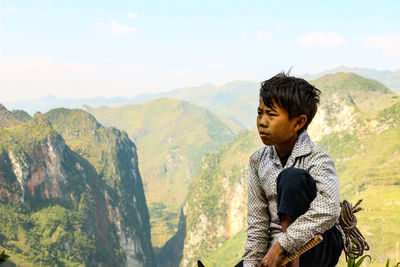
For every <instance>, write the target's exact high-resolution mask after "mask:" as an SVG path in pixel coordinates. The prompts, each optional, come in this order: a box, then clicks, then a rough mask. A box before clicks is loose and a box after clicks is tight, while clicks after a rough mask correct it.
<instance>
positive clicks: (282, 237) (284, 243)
mask: <svg viewBox="0 0 400 267" xmlns="http://www.w3.org/2000/svg"><path fill="white" fill-rule="evenodd" d="M276 239H277V240H278V242H279V244H280V245H281V247H283V249H284V250H286V252H287V253H288V254H294V253H296V249H294V248H293V244H291V243H290V242H289V240H288V238H287V236H286V234H285V233H283V232H282V233H279V234H277V238H276Z"/></svg>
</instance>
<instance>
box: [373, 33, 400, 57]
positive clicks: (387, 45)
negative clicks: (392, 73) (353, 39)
mask: <svg viewBox="0 0 400 267" xmlns="http://www.w3.org/2000/svg"><path fill="white" fill-rule="evenodd" d="M365 43H366V44H367V46H368V47H369V48H371V49H378V50H382V51H383V54H384V55H387V56H394V57H398V58H400V36H387V35H386V36H385V35H369V36H367V37H366V38H365Z"/></svg>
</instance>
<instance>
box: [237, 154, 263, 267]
mask: <svg viewBox="0 0 400 267" xmlns="http://www.w3.org/2000/svg"><path fill="white" fill-rule="evenodd" d="M256 161H257V160H255V159H254V157H253V156H252V157H251V158H250V173H249V180H248V202H247V225H248V226H247V240H246V244H245V253H244V255H243V264H244V266H245V267H253V266H254V267H258V266H259V264H260V261H261V260H262V258H263V257H264V256H265V254H266V253H267V248H268V237H269V233H268V229H269V214H268V203H267V199H266V196H265V193H264V190H263V189H262V187H261V184H260V179H259V177H258V175H257V169H258V167H257V166H258V163H259V162H256Z"/></svg>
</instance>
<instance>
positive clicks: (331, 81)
mask: <svg viewBox="0 0 400 267" xmlns="http://www.w3.org/2000/svg"><path fill="white" fill-rule="evenodd" d="M311 84H313V85H315V86H316V87H317V88H318V89H321V90H322V91H323V92H325V93H329V92H340V91H342V92H343V91H345V92H354V91H364V92H378V93H382V94H390V93H393V92H392V91H391V90H389V89H388V88H387V87H386V86H385V85H383V84H382V83H380V82H378V81H376V80H372V79H367V78H364V77H363V76H360V75H358V74H355V73H352V72H337V73H334V74H326V75H324V76H322V77H320V78H318V79H315V80H313V81H311Z"/></svg>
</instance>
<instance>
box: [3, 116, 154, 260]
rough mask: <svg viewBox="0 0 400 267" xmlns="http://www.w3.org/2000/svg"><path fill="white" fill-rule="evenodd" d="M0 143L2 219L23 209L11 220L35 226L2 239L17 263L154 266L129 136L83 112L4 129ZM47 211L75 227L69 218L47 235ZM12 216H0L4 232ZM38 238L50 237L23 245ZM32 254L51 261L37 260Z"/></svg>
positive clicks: (40, 118) (52, 225) (51, 224)
mask: <svg viewBox="0 0 400 267" xmlns="http://www.w3.org/2000/svg"><path fill="white" fill-rule="evenodd" d="M0 137H1V139H0V140H1V141H0V152H1V153H0V162H1V163H2V164H1V166H0V207H1V208H2V209H1V210H0V213H1V211H3V208H6V207H9V208H11V209H13V207H17V208H16V212H15V214H14V215H13V216H14V217H15V216H17V215H18V216H24V217H23V218H25V219H24V220H26V221H28V222H29V223H28V225H27V224H26V223H25V224H24V223H23V222H22V221H23V220H22V219H21V221H18V220H17V221H16V223H17V224H18V223H20V226H19V228H18V229H19V230H18V231H17V232H16V233H15V236H10V235H9V234H8V233H6V232H4V231H1V232H0V239H1V240H2V245H3V246H4V247H5V248H9V249H10V250H11V251H12V252H13V253H16V255H18V256H19V257H14V258H16V259H17V258H19V259H18V260H22V261H25V262H31V263H32V264H44V265H54V264H55V265H60V264H61V265H63V264H65V261H66V262H69V263H70V264H77V263H79V264H85V265H90V266H91V265H93V266H98V265H103V266H111V265H116V266H154V265H155V259H154V255H153V250H152V246H151V241H150V225H149V215H148V210H147V206H146V202H145V197H144V192H143V186H142V181H141V177H140V173H139V171H138V166H137V162H138V159H137V155H136V147H135V145H134V144H133V143H132V142H131V141H130V139H129V138H128V136H127V135H126V133H124V132H120V131H118V130H117V129H113V128H110V129H106V128H104V127H102V126H101V125H100V124H99V123H98V122H97V121H96V120H95V119H94V118H93V117H92V116H90V115H89V114H87V113H84V112H82V111H78V110H74V111H73V110H66V109H58V110H53V111H50V112H49V113H47V114H36V115H35V117H34V118H33V119H31V120H29V121H28V122H26V123H25V124H22V122H21V123H20V124H18V125H16V126H14V127H7V128H6V127H4V128H3V129H0ZM21 205H22V206H21ZM18 207H20V208H18ZM19 209H23V210H24V211H25V213H28V215H25V214H22V213H18V211H17V210H19ZM49 209H52V211H53V212H52V214H59V213H62V214H68V216H69V217H68V218H73V219H74V221H76V223H72V224H68V223H67V225H65V227H64V228H63V227H62V226H63V225H64V224H65V223H66V221H68V219H65V220H63V221H60V222H58V223H57V222H54V221H51V222H47V225H48V226H47V228H48V230H50V229H53V228H54V230H50V233H47V232H46V229H45V228H46V227H45V228H43V229H42V228H41V225H42V224H43V222H44V221H48V220H49V218H48V217H49V216H43V215H44V214H45V213H46V214H47V213H48V211H49ZM55 211H57V212H56V213H54V212H55ZM4 212H5V211H4ZM10 216H11V215H10V214H8V215H7V216H6V213H2V214H1V216H0V217H2V220H3V221H2V222H1V224H2V228H3V229H2V230H4V229H6V228H7V227H6V226H7V225H9V224H10V223H11V221H12V220H13V219H12V217H10ZM18 216H17V218H20V217H18ZM60 216H61V215H60ZM14 217H13V218H14ZM50 217H51V216H50ZM57 217H58V215H57V216H55V218H54V220H58V219H57ZM21 218H22V217H21ZM75 219H76V220H75ZM68 225H70V226H68ZM60 229H62V230H60ZM36 231H39V232H40V231H44V232H40V235H41V237H38V239H39V240H35V239H33V240H31V241H29V242H27V245H25V246H21V245H18V244H19V242H23V241H22V240H21V239H22V237H21V236H22V235H25V234H26V235H29V234H30V235H31V236H35V233H36ZM60 231H61V232H63V233H64V232H65V233H64V235H65V236H66V237H63V238H61V237H60V236H64V235H60V234H59V233H60ZM46 233H47V234H46ZM57 233H58V234H57ZM46 235H49V236H48V239H46ZM67 236H69V237H68V238H67ZM13 240H15V241H13ZM43 240H44V241H43ZM43 242H45V243H46V244H48V245H44V244H43ZM49 246H50V247H52V249H50V247H49ZM29 247H32V249H34V250H39V251H40V253H39V254H43V255H45V256H41V255H32V253H30V252H29ZM33 247H35V248H33ZM74 249H75V250H76V249H78V250H79V251H81V252H79V253H78V252H74ZM26 250H28V251H26ZM68 255H69V256H68ZM63 262H64V263H63Z"/></svg>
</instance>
